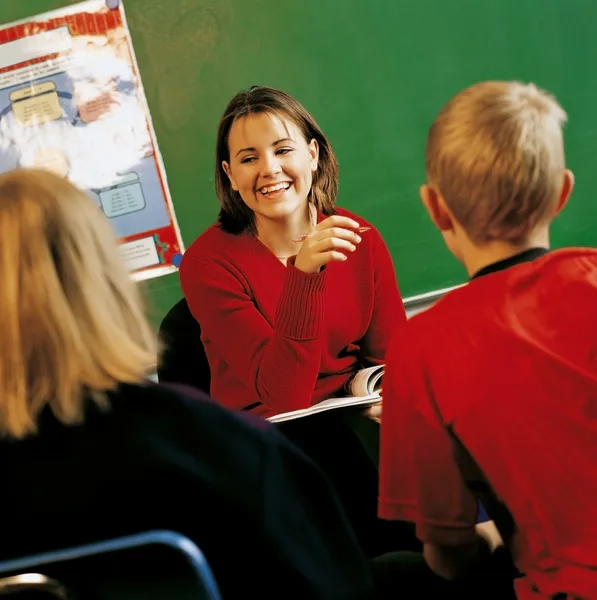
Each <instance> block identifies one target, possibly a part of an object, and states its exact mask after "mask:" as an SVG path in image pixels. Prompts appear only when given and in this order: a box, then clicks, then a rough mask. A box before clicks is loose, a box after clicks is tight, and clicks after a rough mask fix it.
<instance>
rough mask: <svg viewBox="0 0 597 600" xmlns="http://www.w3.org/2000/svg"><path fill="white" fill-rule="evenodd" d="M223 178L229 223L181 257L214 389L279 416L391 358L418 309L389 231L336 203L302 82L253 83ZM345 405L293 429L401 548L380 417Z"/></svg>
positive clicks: (229, 116) (329, 157)
mask: <svg viewBox="0 0 597 600" xmlns="http://www.w3.org/2000/svg"><path fill="white" fill-rule="evenodd" d="M215 182H216V193H217V196H218V198H219V200H220V203H221V210H220V215H219V220H218V223H216V224H214V225H213V226H211V227H210V228H209V229H207V231H205V232H204V233H203V234H202V235H201V236H200V237H199V238H198V239H197V240H195V242H194V243H193V244H192V245H191V246H190V248H189V249H188V251H187V253H186V254H185V256H184V258H183V260H182V264H181V266H180V279H181V285H182V289H183V292H184V294H185V297H186V300H187V303H188V305H189V308H190V310H191V312H192V313H193V316H194V317H195V319H196V320H197V321H198V322H199V324H200V326H201V331H202V341H203V344H204V347H205V352H206V354H207V358H208V361H209V365H210V370H211V395H212V396H213V397H214V399H215V400H216V401H217V402H219V403H221V404H223V405H224V406H226V407H228V408H231V409H233V410H248V411H251V412H254V413H256V414H258V415H262V416H265V417H269V416H273V415H275V414H278V413H282V412H287V411H291V410H296V409H301V408H306V407H308V406H310V405H312V404H315V403H317V402H320V401H322V400H325V399H326V398H329V397H331V396H338V395H344V394H345V390H346V385H347V383H348V382H349V380H350V379H351V377H352V376H353V375H354V373H355V372H356V371H357V370H359V369H361V368H362V367H365V366H370V365H374V364H383V362H384V360H385V353H386V347H387V345H388V342H389V339H390V337H391V336H392V334H393V332H394V330H395V329H397V328H398V327H399V326H400V325H401V324H402V323H404V322H405V320H406V316H405V312H404V308H403V304H402V301H401V298H400V293H399V290H398V285H397V281H396V276H395V273H394V267H393V265H392V260H391V257H390V254H389V252H388V250H387V248H386V245H385V243H384V242H383V240H382V238H381V235H380V234H379V232H378V231H377V229H376V228H375V227H373V226H372V225H371V224H370V223H367V222H365V221H364V220H363V219H361V218H360V217H358V216H357V215H355V214H352V213H350V212H348V211H347V210H344V209H342V208H339V207H336V197H337V195H338V163H337V160H336V156H335V154H334V151H333V149H332V147H331V144H330V142H329V141H328V139H327V137H326V136H325V134H324V133H323V131H322V130H321V129H320V128H319V126H318V125H317V123H316V122H315V119H314V118H313V117H312V116H311V115H310V114H309V112H308V111H307V110H306V109H305V108H304V107H303V106H302V105H301V104H300V103H299V102H298V101H297V100H296V99H294V98H292V97H291V96H289V95H288V94H286V93H284V92H282V91H280V90H276V89H272V88H267V87H255V88H251V89H250V90H248V91H246V92H240V93H238V94H237V95H236V96H235V97H234V98H233V99H232V100H231V101H230V103H229V104H228V106H227V107H226V109H225V111H224V114H223V116H222V118H221V120H220V123H219V128H218V138H217V148H216V164H215ZM359 234H361V235H359ZM332 412H334V413H337V414H335V415H331V414H330V416H329V417H326V418H325V419H314V418H309V419H304V420H299V421H305V422H304V423H297V424H296V425H291V426H289V427H288V428H287V429H286V430H285V433H286V434H287V435H288V436H289V437H291V438H292V439H293V440H294V441H295V442H297V443H299V444H300V445H301V447H302V448H303V449H304V450H305V451H307V452H308V453H309V454H310V455H311V456H312V457H313V458H314V459H315V460H316V461H317V462H318V463H319V464H320V466H322V468H323V469H324V471H325V472H326V474H327V475H328V477H329V478H330V479H331V480H332V481H333V483H334V484H335V485H336V488H337V490H338V491H339V492H340V495H341V496H342V499H343V500H344V501H345V507H346V508H347V510H348V513H349V516H350V517H351V521H352V522H353V525H354V526H355V529H357V535H359V538H360V539H361V542H362V543H363V547H364V549H365V551H366V553H367V554H369V555H372V554H375V553H376V552H378V551H383V550H385V549H387V548H386V547H383V548H382V547H381V546H380V545H379V544H377V543H376V540H374V539H373V538H375V536H376V532H375V529H376V527H377V524H378V523H379V521H378V520H377V517H376V503H377V464H376V460H371V458H370V457H371V456H373V457H375V455H376V447H377V445H378V436H379V425H378V423H376V422H374V421H373V420H371V419H369V418H367V417H365V416H363V415H361V414H356V415H353V414H351V415H350V416H348V415H347V414H340V413H341V412H342V411H332ZM349 421H350V422H349ZM347 461H348V463H347ZM351 461H352V462H351ZM347 465H348V471H350V473H348V472H347ZM349 504H350V506H349ZM392 537H394V541H395V542H396V541H397V540H398V536H396V535H395V533H394V535H393V536H392ZM365 538H367V540H368V541H364V540H365ZM369 542H371V543H369ZM397 543H399V542H397Z"/></svg>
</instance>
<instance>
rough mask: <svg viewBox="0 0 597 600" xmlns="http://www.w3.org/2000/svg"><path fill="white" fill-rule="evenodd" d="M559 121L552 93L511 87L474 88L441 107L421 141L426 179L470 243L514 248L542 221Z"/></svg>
mask: <svg viewBox="0 0 597 600" xmlns="http://www.w3.org/2000/svg"><path fill="white" fill-rule="evenodd" d="M565 122H566V113H565V112H564V110H563V109H562V108H561V106H560V105H559V104H558V103H557V101H556V100H555V99H554V98H553V97H552V96H550V95H549V94H548V93H546V92H544V91H542V90H540V89H538V88H537V87H536V86H535V85H533V84H526V85H525V84H522V83H518V82H503V81H487V82H482V83H477V84H475V85H473V86H471V87H469V88H467V89H465V90H464V91H462V92H460V93H459V94H457V95H456V96H455V97H454V98H452V99H451V100H450V101H449V102H448V104H446V106H445V107H444V108H443V109H442V110H441V112H440V113H439V115H438V116H437V118H436V119H435V121H434V122H433V125H432V126H431V128H430V130H429V135H428V138H427V148H426V151H425V166H426V169H427V178H428V180H429V183H430V184H432V185H434V186H436V187H437V189H438V191H439V192H440V193H441V195H442V196H443V198H444V199H445V201H446V204H447V206H448V208H449V209H450V210H451V211H452V213H453V215H454V217H455V218H456V220H457V221H458V222H459V223H460V225H462V227H463V228H464V230H465V231H466V233H467V235H468V236H469V237H470V239H471V240H472V241H473V242H475V243H478V244H483V243H487V242H490V241H492V240H501V241H505V242H510V243H513V244H518V243H521V242H523V241H524V240H525V238H526V237H527V236H528V235H529V234H530V233H531V232H532V230H533V229H534V228H535V227H536V226H537V225H539V224H541V223H542V222H544V221H545V220H546V219H547V218H548V217H549V215H550V212H551V211H552V210H553V208H555V205H556V203H557V201H558V197H559V193H560V190H561V187H562V181H563V179H562V177H563V174H564V169H565V159H564V141H563V133H562V128H563V125H564V123H565Z"/></svg>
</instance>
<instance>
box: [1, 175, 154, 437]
mask: <svg viewBox="0 0 597 600" xmlns="http://www.w3.org/2000/svg"><path fill="white" fill-rule="evenodd" d="M0 239H1V240H2V243H1V244H0V281H1V285H0V322H1V323H2V328H1V330H0V347H1V348H2V350H1V353H0V435H5V436H9V437H14V438H19V437H23V436H25V435H27V434H29V433H33V432H35V431H36V420H37V416H38V414H39V412H40V411H41V410H42V409H43V408H44V406H46V405H49V406H50V408H51V409H52V411H53V412H54V414H55V416H56V417H57V418H58V419H60V420H61V421H62V422H64V423H76V422H78V421H80V420H81V418H82V414H83V412H82V409H83V398H84V396H85V395H90V396H92V397H95V398H96V399H98V400H101V398H102V395H101V393H102V392H104V391H106V390H110V389H114V388H115V387H116V386H117V385H118V383H119V382H135V381H139V380H141V379H143V377H144V376H145V374H146V373H147V370H148V369H149V368H150V366H151V364H152V362H154V359H155V351H154V336H153V335H152V332H151V329H150V327H149V325H148V323H147V321H146V318H145V316H144V313H143V309H142V302H141V298H140V296H139V292H138V290H137V288H136V285H135V284H134V282H133V281H132V280H131V278H130V276H129V273H128V271H127V269H126V267H125V265H124V263H123V261H122V258H121V256H120V251H119V249H118V246H117V242H116V238H115V235H114V233H113V231H112V228H111V227H110V224H109V223H108V221H107V219H106V218H105V217H104V216H103V214H102V213H101V211H100V210H99V208H98V207H97V206H95V204H94V203H93V201H92V200H91V198H89V197H88V196H87V195H86V194H85V193H84V192H82V191H81V190H79V189H77V188H76V187H75V186H73V185H72V184H71V183H69V182H68V181H67V180H65V179H62V178H60V177H58V176H56V175H53V174H52V173H49V172H45V171H38V170H16V171H12V172H10V173H7V174H4V175H2V176H0Z"/></svg>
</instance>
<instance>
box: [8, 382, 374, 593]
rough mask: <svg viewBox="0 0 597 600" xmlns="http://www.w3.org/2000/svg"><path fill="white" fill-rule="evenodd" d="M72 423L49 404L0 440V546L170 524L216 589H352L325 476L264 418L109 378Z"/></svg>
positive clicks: (363, 574) (354, 572) (363, 583)
mask: <svg viewBox="0 0 597 600" xmlns="http://www.w3.org/2000/svg"><path fill="white" fill-rule="evenodd" d="M109 399H110V409H109V410H107V411H102V410H100V409H99V408H97V406H96V405H95V404H92V403H91V402H89V405H88V407H87V411H86V418H85V423H84V424H83V425H80V426H69V427H67V426H64V425H62V424H61V423H59V422H58V421H57V420H56V419H55V418H54V416H53V414H52V413H51V411H49V410H48V409H46V410H44V412H43V413H42V415H41V417H40V419H39V425H40V429H39V434H38V435H35V436H32V437H30V438H27V439H25V440H23V441H7V440H4V441H2V442H0V464H2V491H1V495H0V498H1V503H2V504H1V505H2V514H3V515H4V518H3V525H2V536H1V538H0V539H1V542H0V559H2V558H9V557H11V558H12V557H17V556H21V555H27V554H31V553H34V552H39V551H43V550H50V549H55V548H60V547H66V546H71V545H75V544H80V543H86V542H90V541H96V540H101V539H108V538H111V537H116V536H121V535H125V534H129V533H134V532H141V531H147V530H151V529H169V530H173V531H177V532H180V533H182V534H184V535H186V536H188V537H189V538H190V539H192V540H193V541H195V542H196V543H197V545H198V546H199V547H200V548H201V550H202V551H203V552H204V553H205V555H206V558H207V560H208V562H209V563H210V565H211V567H212V569H213V571H214V574H215V577H216V579H217V582H218V585H219V586H220V588H221V592H222V595H223V598H224V599H232V598H243V599H244V598H247V597H248V596H250V595H255V596H256V597H259V598H261V599H265V598H276V599H278V598H285V599H288V598H297V599H299V598H300V599H301V600H305V599H307V598H309V599H336V598H337V599H338V600H340V599H343V600H346V599H355V600H356V599H364V598H370V597H371V596H372V584H371V581H370V576H369V571H368V567H367V564H366V561H365V559H364V558H363V556H362V555H361V552H360V550H359V548H358V546H357V543H356V541H355V539H354V535H353V533H352V531H351V530H350V527H349V525H348V524H347V522H346V519H345V517H344V515H343V512H342V510H341V508H340V505H339V503H338V501H337V500H336V498H335V496H334V494H333V492H332V490H331V488H330V485H329V484H328V482H327V481H326V479H325V478H324V476H323V475H322V474H321V472H320V471H319V470H318V469H317V467H315V466H314V464H313V463H312V462H310V461H309V460H308V459H307V458H306V457H305V456H304V455H303V454H302V453H301V452H300V451H299V450H297V449H295V447H294V446H292V445H291V444H290V443H289V442H288V441H287V440H286V439H285V438H284V437H283V436H282V434H280V433H279V432H278V431H277V430H276V428H275V427H273V426H270V425H269V424H268V423H266V422H263V421H261V420H257V419H256V418H255V417H252V416H251V415H240V414H232V413H231V412H229V411H227V410H225V409H223V408H221V407H220V406H218V405H216V404H215V403H213V402H212V401H210V400H209V399H208V398H207V397H206V396H203V395H200V394H198V393H197V392H194V391H193V392H192V391H190V390H188V389H184V388H182V389H181V388H174V387H167V386H159V385H153V384H147V385H145V386H137V385H122V386H121V388H120V389H119V390H118V391H117V392H114V393H110V394H109Z"/></svg>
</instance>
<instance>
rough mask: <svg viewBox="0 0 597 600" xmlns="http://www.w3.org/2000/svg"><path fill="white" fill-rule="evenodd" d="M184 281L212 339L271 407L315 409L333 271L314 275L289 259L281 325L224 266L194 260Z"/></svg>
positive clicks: (185, 268) (186, 265)
mask: <svg viewBox="0 0 597 600" xmlns="http://www.w3.org/2000/svg"><path fill="white" fill-rule="evenodd" d="M180 281H181V285H182V289H183V293H184V295H185V297H186V299H187V303H188V305H189V308H190V310H191V312H192V313H193V315H194V317H195V318H196V319H197V321H198V322H199V324H200V326H201V329H202V331H203V335H204V336H205V338H206V339H209V341H210V343H211V344H212V345H213V346H214V347H215V348H216V349H217V352H218V354H219V355H220V356H221V357H222V358H223V360H224V361H225V362H226V363H227V364H228V366H229V367H230V368H231V369H232V370H233V371H234V373H235V374H236V377H237V378H238V379H240V380H242V381H243V382H244V384H245V385H246V386H247V387H248V388H249V389H251V388H253V389H254V390H255V392H256V395H257V396H258V397H259V399H260V400H261V402H262V403H263V404H265V405H266V406H267V407H268V408H270V409H271V410H273V411H275V412H277V413H281V412H286V411H291V410H297V409H300V408H306V407H308V406H309V405H310V404H311V398H312V396H313V390H314V388H315V383H316V381H317V377H318V375H319V368H320V362H321V352H322V345H323V340H322V331H323V319H324V300H325V281H326V274H325V269H324V270H323V271H322V272H321V273H318V274H314V275H309V274H306V273H303V272H302V271H300V270H299V269H297V268H296V267H295V266H294V265H293V264H292V261H289V264H288V267H287V274H286V280H285V283H284V286H283V289H282V293H281V295H280V299H279V301H278V305H277V310H276V316H275V322H274V323H270V322H268V321H267V320H266V318H265V317H264V316H263V314H262V313H261V312H259V310H258V308H257V307H256V306H255V303H254V302H253V300H252V298H251V297H250V295H249V293H248V289H247V288H248V285H247V284H246V282H244V281H243V278H242V275H241V274H240V273H237V272H235V268H234V267H232V266H231V265H229V264H227V263H226V262H224V261H221V262H218V261H217V259H210V260H202V259H200V258H197V257H193V256H186V257H185V260H183V262H182V264H181V268H180Z"/></svg>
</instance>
